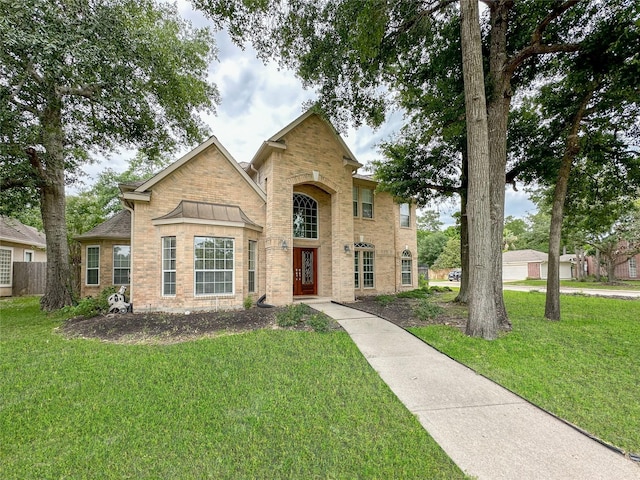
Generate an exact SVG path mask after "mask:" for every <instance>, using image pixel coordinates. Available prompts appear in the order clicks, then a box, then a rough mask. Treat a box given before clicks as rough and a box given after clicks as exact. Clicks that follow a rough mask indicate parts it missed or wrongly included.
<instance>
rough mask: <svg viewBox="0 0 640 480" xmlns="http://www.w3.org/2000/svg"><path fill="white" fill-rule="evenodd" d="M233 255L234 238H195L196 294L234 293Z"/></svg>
mask: <svg viewBox="0 0 640 480" xmlns="http://www.w3.org/2000/svg"><path fill="white" fill-rule="evenodd" d="M233 257H234V240H233V238H221V237H195V238H194V272H195V293H196V295H225V294H232V293H233Z"/></svg>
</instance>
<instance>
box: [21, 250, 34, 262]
mask: <svg viewBox="0 0 640 480" xmlns="http://www.w3.org/2000/svg"><path fill="white" fill-rule="evenodd" d="M27 254H29V255H31V260H27ZM22 258H23V260H24V261H25V262H27V263H30V262H35V258H36V252H35V251H34V250H25V251H24V252H23V254H22Z"/></svg>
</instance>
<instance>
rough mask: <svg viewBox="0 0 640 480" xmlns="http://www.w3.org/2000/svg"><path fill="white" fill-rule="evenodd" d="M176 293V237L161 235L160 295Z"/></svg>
mask: <svg viewBox="0 0 640 480" xmlns="http://www.w3.org/2000/svg"><path fill="white" fill-rule="evenodd" d="M175 294H176V237H162V295H175Z"/></svg>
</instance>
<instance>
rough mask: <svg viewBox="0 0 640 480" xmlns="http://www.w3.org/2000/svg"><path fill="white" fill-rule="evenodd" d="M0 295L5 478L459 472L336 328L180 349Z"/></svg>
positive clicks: (0, 432)
mask: <svg viewBox="0 0 640 480" xmlns="http://www.w3.org/2000/svg"><path fill="white" fill-rule="evenodd" d="M60 322H61V318H56V317H47V316H45V315H43V314H42V313H41V312H39V310H38V306H37V300H36V299H33V298H30V299H14V300H2V301H0V351H1V352H2V354H1V355H0V478H3V479H18V478H20V479H23V478H118V479H120V478H136V479H141V478H172V479H173V478H176V479H180V478H197V479H201V478H217V479H218V478H219V479H225V478H228V479H243V478H269V479H278V478H305V479H306V478H310V479H311V478H322V479H324V478H348V479H355V478H442V479H452V478H465V477H464V475H463V474H462V473H461V472H460V470H459V469H458V468H457V467H456V466H455V465H454V464H453V462H452V461H451V460H450V459H449V458H448V457H447V456H446V454H444V452H443V451H442V450H441V449H440V447H439V446H438V445H437V444H436V443H435V442H434V441H433V440H432V439H431V437H429V435H428V434H427V433H426V432H425V431H424V429H423V428H422V427H421V426H420V425H419V423H418V422H417V420H416V419H415V418H414V417H413V416H412V415H411V414H410V413H409V412H408V411H407V410H406V409H405V408H404V406H403V405H402V404H400V403H399V401H398V400H397V399H396V397H395V396H394V395H393V394H392V393H391V391H390V390H389V389H388V387H387V386H386V385H385V384H384V383H383V382H382V381H381V380H380V378H379V377H378V375H377V374H376V373H375V372H374V371H373V370H372V369H371V368H370V367H369V365H368V364H367V363H366V361H365V360H364V358H363V357H362V356H361V354H360V353H359V351H358V350H357V348H356V347H355V346H354V345H353V343H352V342H351V340H350V339H349V337H348V335H346V334H345V333H343V332H333V333H328V334H320V333H315V332H301V331H298V332H295V331H282V330H278V331H273V330H259V331H255V332H251V333H247V334H241V335H232V336H223V337H218V338H214V339H203V340H199V341H194V342H187V343H182V344H174V345H153V346H151V345H133V346H132V345H114V344H106V343H101V342H98V341H93V340H89V341H88V340H65V339H64V338H62V337H61V336H59V335H57V334H55V333H53V329H54V328H55V327H56V326H57V325H59V324H60Z"/></svg>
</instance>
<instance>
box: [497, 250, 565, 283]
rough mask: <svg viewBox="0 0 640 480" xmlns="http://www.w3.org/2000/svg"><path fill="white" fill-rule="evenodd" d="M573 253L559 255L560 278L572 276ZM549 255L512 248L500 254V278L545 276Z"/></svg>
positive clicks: (537, 277) (514, 278) (521, 278)
mask: <svg viewBox="0 0 640 480" xmlns="http://www.w3.org/2000/svg"><path fill="white" fill-rule="evenodd" d="M573 263H574V256H573V255H560V279H561V280H570V279H571V278H572V264H573ZM548 270H549V255H548V254H546V253H544V252H539V251H537V250H512V251H507V252H504V253H503V254H502V280H503V281H505V282H509V281H516V280H526V279H536V280H538V279H541V280H545V279H546V278H547V272H548Z"/></svg>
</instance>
